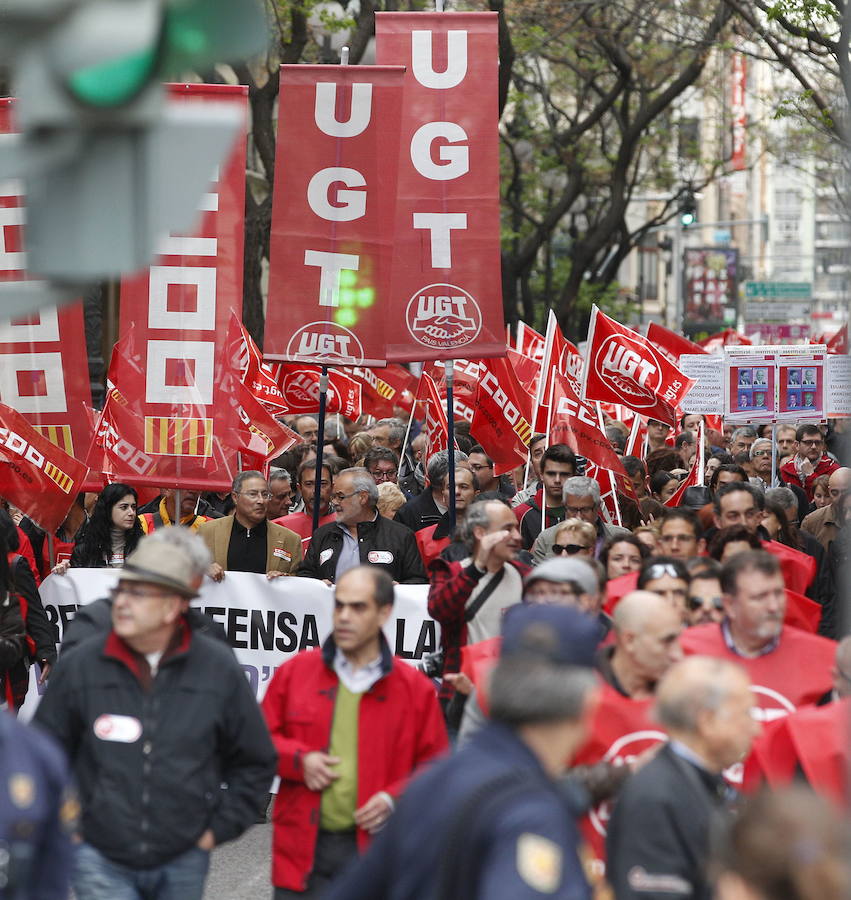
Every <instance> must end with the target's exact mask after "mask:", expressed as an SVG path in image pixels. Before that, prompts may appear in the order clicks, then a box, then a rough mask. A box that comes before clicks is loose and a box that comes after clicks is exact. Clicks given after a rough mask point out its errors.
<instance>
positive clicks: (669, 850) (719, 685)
mask: <svg viewBox="0 0 851 900" xmlns="http://www.w3.org/2000/svg"><path fill="white" fill-rule="evenodd" d="M753 703H754V698H753V692H752V691H751V684H750V680H749V679H748V676H747V674H746V672H745V671H744V670H743V669H742V668H741V667H740V666H738V665H736V664H735V663H732V662H729V661H727V660H721V659H710V658H708V657H700V656H694V657H691V658H690V659H686V660H683V661H682V662H680V663H677V664H676V665H675V666H672V667H671V668H670V669H669V670H668V671H667V673H666V674H665V676H664V677H663V678H662V680H661V682H660V683H659V687H658V689H657V691H656V715H657V717H658V719H659V721H660V723H661V724H662V725H663V726H664V728H665V730H666V731H667V732H668V735H669V736H670V740H669V741H668V742H667V743H666V744H665V745H664V746H663V747H662V749H661V750H660V751H659V753H658V754H657V755H656V756H655V758H654V759H653V760H652V761H651V762H649V763H648V764H647V765H646V766H645V767H644V768H643V769H640V770H639V771H638V772H637V773H636V774H634V775H633V776H632V777H631V778H630V779H629V781H627V783H626V785H625V786H624V788H623V789H622V791H621V794H620V797H619V799H618V801H617V803H616V805H615V808H614V812H613V813H612V817H611V819H610V820H609V833H608V842H607V844H608V859H609V865H608V872H607V875H608V879H609V883H610V884H611V885H612V887H613V889H614V893H615V896H616V897H617V898H618V900H632V898H641V900H646V898H653V897H660V898H661V897H688V898H694V900H709V898H710V897H711V896H712V886H711V884H710V882H709V879H708V876H707V874H706V863H707V860H708V857H709V849H710V845H709V842H710V834H711V833H712V831H713V826H714V824H715V823H716V822H717V821H718V820H721V821H723V819H724V816H725V813H726V812H727V809H726V807H727V798H728V796H729V792H728V789H727V787H726V784H725V781H724V778H723V776H722V774H721V773H722V772H723V771H724V769H726V768H728V767H729V766H731V765H733V764H734V763H737V762H741V761H742V760H743V759H744V757H745V756H746V755H747V753H748V751H749V750H750V747H751V743H752V741H753V739H754V738H755V737H756V735H757V732H758V730H759V725H758V724H757V723H756V722H755V721H754V719H753V718H752V717H751V707H752V706H753Z"/></svg>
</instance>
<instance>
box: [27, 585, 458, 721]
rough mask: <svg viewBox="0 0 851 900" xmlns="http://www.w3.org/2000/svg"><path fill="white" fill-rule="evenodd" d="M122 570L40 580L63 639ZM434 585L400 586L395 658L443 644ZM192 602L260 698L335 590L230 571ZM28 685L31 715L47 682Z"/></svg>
mask: <svg viewBox="0 0 851 900" xmlns="http://www.w3.org/2000/svg"><path fill="white" fill-rule="evenodd" d="M119 571H120V570H115V569H69V570H68V574H67V575H50V576H49V577H48V578H46V579H45V580H44V581H43V582H42V585H41V588H40V591H41V598H42V602H43V603H44V608H45V611H46V612H47V616H48V618H49V619H50V621H51V622H54V623H56V624H57V625H58V626H59V631H60V639H61V635H62V634H63V633H64V630H65V627H66V626H67V625H68V623H69V622H70V621H71V620H72V619H73V618H74V613H75V612H76V611H77V608H78V607H79V606H83V605H85V604H86V603H91V602H92V601H94V600H98V599H100V598H101V597H105V596H106V595H107V594H108V593H109V591H110V589H111V588H113V587H114V586H115V584H116V582H117V581H118V576H119ZM427 598H428V585H427V584H400V585H397V586H396V591H395V603H394V611H393V612H394V615H393V616H391V618H390V619H389V621H388V622H387V625H386V626H385V627H384V634H385V636H386V638H387V640H388V642H389V643H390V647H391V649H392V650H393V652H394V653H395V654H396V656H399V657H400V658H402V659H404V660H407V661H409V662H411V663H414V662H416V661H418V660H419V659H421V658H422V656H423V654H425V653H432V652H433V651H435V650H437V649H438V647H439V646H440V626H439V625H438V624H437V623H436V622H435V621H433V620H432V619H430V618H429V616H428V612H427V605H428V604H427ZM192 606H193V607H197V608H198V609H202V610H204V612H205V613H207V615H209V616H211V617H212V618H213V619H214V620H215V621H216V622H218V623H219V624H221V625H222V627H223V628H224V629H225V632H226V634H227V637H228V642H229V643H230V645H231V646H232V647H233V648H234V653H235V654H236V658H237V659H238V660H239V662H240V663H241V665H242V667H243V669H245V674H246V677H247V678H248V680H249V683H250V684H251V687H252V688H253V690H254V692H255V694H256V695H257V699H258V701H259V700H262V699H263V695H264V694H265V693H266V688H267V687H268V685H269V681H270V680H271V678H272V676H273V675H274V674H275V669H277V668H278V666H280V665H281V664H282V663H284V662H286V660H288V659H290V658H291V657H292V656H294V655H295V654H296V653H298V652H299V651H301V650H309V649H311V648H313V647H318V646H320V645H321V644H322V642H323V641H324V640H325V639H326V638H327V637H328V635H329V634H330V633H331V611H332V608H333V589H332V588H329V587H328V586H327V585H325V584H324V583H323V582H322V581H318V580H316V579H313V578H277V579H275V580H274V581H268V580H267V579H266V577H265V576H264V575H255V574H253V573H250V572H228V573H227V575H225V578H224V580H223V581H221V582H219V583H216V582H213V581H210V580H209V579H205V580H204V584H203V586H202V588H201V596H200V597H198V599H197V600H193V601H192ZM35 672H36V670H35V668H33V669H32V670H31V673H30V690H29V691H28V693H27V699H26V702H25V703H24V706H23V708H22V709H21V712H20V718H22V719H23V720H24V721H27V720H29V719H30V718H31V717H32V715H33V713H34V712H35V708H36V706H37V705H38V700H39V697H40V695H41V694H42V693H43V692H44V690H45V688H44V687H41V688H39V687H38V686H37V685H36V683H35V682H36V678H35Z"/></svg>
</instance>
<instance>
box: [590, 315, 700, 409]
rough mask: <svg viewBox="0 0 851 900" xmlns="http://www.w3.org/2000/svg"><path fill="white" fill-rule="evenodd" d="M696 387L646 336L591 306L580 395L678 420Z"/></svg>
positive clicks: (692, 380)
mask: <svg viewBox="0 0 851 900" xmlns="http://www.w3.org/2000/svg"><path fill="white" fill-rule="evenodd" d="M693 385H694V379H692V378H688V377H686V376H685V375H684V374H683V373H682V372H681V371H680V370H679V369H678V368H677V367H676V366H674V365H672V364H671V363H669V362H668V360H667V359H665V357H664V356H663V354H662V353H660V352H659V351H658V350H657V349H656V348H655V347H654V346H653V345H652V344H651V343H650V342H649V341H648V340H647V338H644V337H642V336H641V335H640V334H638V333H637V332H635V331H633V330H632V329H631V328H627V327H626V326H624V325H621V324H620V323H619V322H616V321H615V320H614V319H611V318H609V317H608V316H607V315H605V314H604V313H602V312H600V310H599V308H598V307H596V306H595V307H593V309H592V312H591V324H590V326H589V329H588V358H587V360H586V364H585V368H584V370H583V382H582V397H583V399H586V400H602V401H606V402H609V403H622V404H623V405H624V406H626V407H628V408H629V409H631V410H633V411H634V412H637V413H642V414H644V415H646V416H651V417H652V418H654V419H659V420H660V421H662V422H669V423H670V424H671V425H676V424H677V407H678V406H679V405H680V404H681V403H682V399H683V397H685V395H686V394H687V393H688V391H689V390H690V389H691V387H692V386H693Z"/></svg>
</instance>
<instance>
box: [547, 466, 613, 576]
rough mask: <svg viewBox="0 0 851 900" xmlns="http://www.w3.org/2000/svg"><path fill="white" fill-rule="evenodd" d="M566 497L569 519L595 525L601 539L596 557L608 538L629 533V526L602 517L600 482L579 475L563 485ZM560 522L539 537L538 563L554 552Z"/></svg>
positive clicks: (566, 511)
mask: <svg viewBox="0 0 851 900" xmlns="http://www.w3.org/2000/svg"><path fill="white" fill-rule="evenodd" d="M562 494H563V497H564V500H563V503H564V516H565V517H566V518H568V519H573V518H576V519H581V520H582V521H583V522H588V523H589V524H590V525H593V526H594V528H595V530H596V532H597V541H596V544H595V546H594V556H595V558H598V557H599V556H600V552H601V551H602V549H603V546H604V544H605V543H606V541H608V540H610V539H611V538H613V537H617V536H618V535H622V534H629V533H630V532H629V529H627V528H621V527H620V526H619V525H610V524H609V523H608V522H604V521H603V519H602V518H601V516H600V504H601V499H600V485H599V484H598V483H597V481H596V479H594V478H588V477H587V476H585V475H575V476H574V477H573V478H568V479H567V480H566V481H565V482H564V487H563V488H562ZM558 528H559V526H558V525H552V526H550V527H549V528H545V529H544V530H543V531H542V532H541V533H540V534H539V535H538V537H537V538H536V539H535V543H534V545H533V546H532V557H533V559H534V560H535V562H536V563H539V562H543V560H545V559H549V557H551V556H552V555H553V553H552V549H553V543H554V541H555V536H556V532H557V531H558Z"/></svg>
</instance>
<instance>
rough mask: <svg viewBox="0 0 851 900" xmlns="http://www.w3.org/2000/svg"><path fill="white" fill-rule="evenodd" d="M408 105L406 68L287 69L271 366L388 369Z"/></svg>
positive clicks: (274, 239)
mask: <svg viewBox="0 0 851 900" xmlns="http://www.w3.org/2000/svg"><path fill="white" fill-rule="evenodd" d="M401 105H402V70H401V69H400V68H398V67H389V66H383V67H382V66H350V67H349V66H281V92H280V112H279V117H278V143H277V148H278V150H277V158H276V160H275V192H274V196H273V200H272V234H271V254H270V273H269V305H268V310H267V313H266V331H265V336H264V341H263V355H264V356H265V357H266V358H267V359H276V360H290V361H298V362H307V363H316V364H326V365H348V366H363V365H383V364H384V360H385V359H386V353H385V335H384V329H385V326H386V323H387V320H388V319H392V318H393V315H394V314H395V312H396V310H395V309H393V307H392V306H391V302H390V266H391V258H392V256H393V253H394V246H393V243H394V235H393V227H394V221H393V219H394V214H395V196H396V172H397V169H398V164H399V160H398V146H399V122H400V117H401ZM395 252H397V253H398V252H399V251H398V249H396V251H395ZM391 310H392V311H391Z"/></svg>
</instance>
